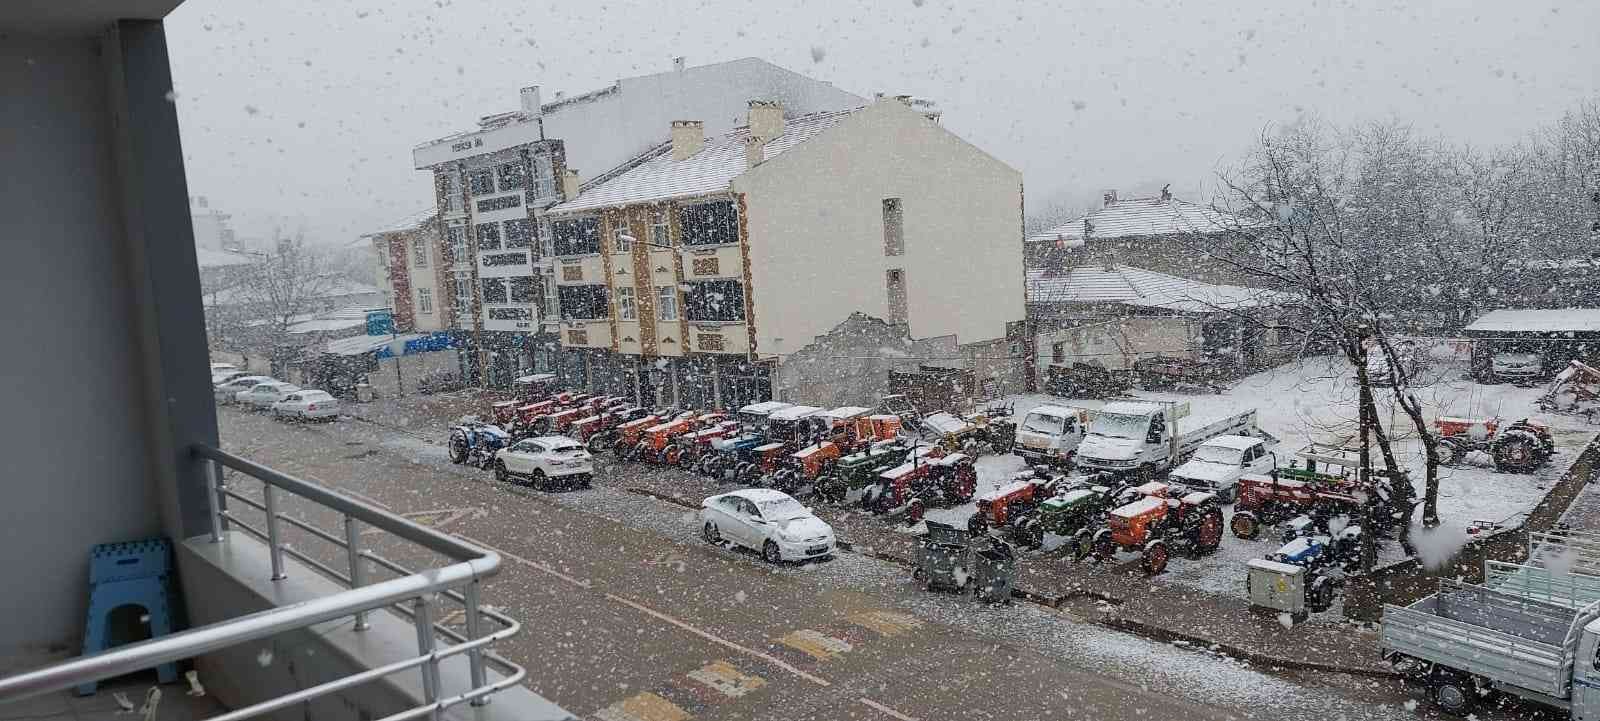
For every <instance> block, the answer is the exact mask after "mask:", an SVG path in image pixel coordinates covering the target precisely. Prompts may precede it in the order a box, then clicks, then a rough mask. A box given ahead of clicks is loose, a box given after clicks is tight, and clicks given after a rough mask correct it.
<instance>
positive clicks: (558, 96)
mask: <svg viewBox="0 0 1600 721" xmlns="http://www.w3.org/2000/svg"><path fill="white" fill-rule="evenodd" d="M565 97H567V91H565V90H557V91H556V102H558V103H559V102H561V100H562V99H563V98H565Z"/></svg>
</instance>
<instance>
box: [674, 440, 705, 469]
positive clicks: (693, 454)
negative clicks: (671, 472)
mask: <svg viewBox="0 0 1600 721" xmlns="http://www.w3.org/2000/svg"><path fill="white" fill-rule="evenodd" d="M699 460H700V454H699V452H697V451H696V450H695V449H694V448H691V447H687V446H685V447H682V448H680V449H679V450H678V462H677V464H676V465H677V466H678V467H679V468H682V469H683V470H686V471H689V472H691V473H692V472H694V467H695V464H696V463H697V462H698V461H699Z"/></svg>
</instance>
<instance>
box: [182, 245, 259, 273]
mask: <svg viewBox="0 0 1600 721" xmlns="http://www.w3.org/2000/svg"><path fill="white" fill-rule="evenodd" d="M194 257H195V260H197V261H199V262H200V267H201V268H226V267H229V266H236V265H249V264H251V263H254V262H256V261H257V260H260V259H259V258H257V257H255V256H252V255H249V254H246V253H236V252H234V251H231V250H213V249H211V248H201V247H199V246H195V249H194Z"/></svg>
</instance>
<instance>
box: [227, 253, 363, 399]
mask: <svg viewBox="0 0 1600 721" xmlns="http://www.w3.org/2000/svg"><path fill="white" fill-rule="evenodd" d="M344 282H346V280H345V279H344V278H343V277H342V276H341V275H339V274H337V273H331V272H329V270H328V268H327V267H326V266H325V265H324V263H323V260H322V257H321V254H320V253H318V252H317V251H316V250H314V249H310V248H307V247H306V246H305V244H304V243H303V242H302V241H300V240H292V241H291V240H282V241H280V242H279V243H278V245H277V248H276V249H275V250H274V251H273V252H271V253H267V254H265V255H264V256H263V257H262V258H261V259H260V260H259V261H258V262H256V263H253V264H251V265H250V266H248V267H247V268H246V269H245V271H244V272H243V273H241V274H239V276H238V280H237V283H236V284H235V285H234V286H233V287H232V288H229V289H227V290H226V291H222V292H218V293H215V294H213V295H212V296H211V299H212V301H213V304H212V305H211V306H209V307H208V308H207V312H206V315H207V325H208V326H209V328H208V330H209V332H210V333H211V336H212V342H213V344H214V345H219V346H221V347H227V348H232V349H235V350H241V351H243V350H251V349H254V350H258V351H260V352H263V353H265V354H266V355H267V357H268V358H269V359H270V362H271V366H272V372H274V373H279V372H281V370H282V367H283V366H284V365H285V364H286V363H288V362H289V361H290V360H291V359H292V357H293V355H294V353H295V352H297V351H298V350H299V346H298V344H296V343H294V342H293V339H292V336H293V335H294V334H292V333H291V332H290V331H291V330H292V329H293V327H294V326H295V324H297V323H300V322H302V321H305V320H308V319H309V318H310V317H311V316H313V315H315V314H316V313H319V312H324V311H328V310H332V306H331V303H330V301H329V297H330V295H331V293H332V291H334V290H335V289H336V288H337V287H338V286H339V285H340V284H342V283H344Z"/></svg>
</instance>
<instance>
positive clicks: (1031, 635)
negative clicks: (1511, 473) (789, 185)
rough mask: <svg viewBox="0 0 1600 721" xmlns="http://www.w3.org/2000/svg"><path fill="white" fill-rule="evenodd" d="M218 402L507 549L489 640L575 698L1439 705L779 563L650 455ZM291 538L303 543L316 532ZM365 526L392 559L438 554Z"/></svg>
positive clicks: (1026, 611) (985, 715)
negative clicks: (673, 483) (534, 472)
mask: <svg viewBox="0 0 1600 721" xmlns="http://www.w3.org/2000/svg"><path fill="white" fill-rule="evenodd" d="M219 416H220V418H219V422H220V424H221V430H222V436H223V445H224V447H225V448H226V449H228V450H230V451H234V452H236V453H240V454H241V455H245V456H247V457H250V458H253V459H255V460H258V461H260V462H263V463H266V464H269V465H271V466H273V467H276V468H278V469H280V470H283V471H286V472H289V473H293V474H297V475H300V476H302V477H304V478H307V479H309V480H315V481H319V482H322V483H325V484H327V485H330V486H333V487H335V488H338V489H340V490H344V491H347V492H352V493H354V494H356V495H358V496H359V497H363V498H365V499H367V500H369V501H371V502H374V503H377V504H380V505H382V506H384V507H385V508H387V509H389V510H390V511H392V512H394V513H398V514H402V515H406V516H408V517H411V518H412V519H413V520H417V521H419V522H422V523H426V524H430V525H433V526H435V527H437V528H439V529H441V530H445V531H448V532H450V533H454V534H458V535H460V536H462V537H463V538H466V539H468V540H470V541H473V542H475V543H478V544H480V545H483V546H487V547H490V548H493V549H495V550H497V551H499V552H500V553H501V554H502V556H504V557H505V559H506V563H505V564H504V565H503V566H502V571H501V573H500V574H499V576H497V577H496V578H495V579H494V580H493V582H492V583H491V584H490V585H489V587H488V589H487V592H486V596H485V601H486V602H487V603H490V604H493V605H495V606H497V607H499V608H501V609H502V610H504V611H506V612H507V613H509V614H511V615H513V616H515V617H516V618H518V619H520V620H521V621H522V622H523V623H524V630H523V632H522V633H521V634H520V635H519V636H517V637H515V638H513V639H510V640H507V641H504V642H501V643H500V644H498V645H497V646H496V650H497V651H498V652H499V653H500V654H502V655H504V656H506V657H508V658H510V659H512V660H514V661H516V662H518V663H520V664H522V665H524V666H526V667H527V668H528V669H529V679H530V680H529V681H528V682H527V685H528V686H529V687H530V688H532V689H533V690H535V691H536V692H538V693H540V694H542V695H544V696H546V697H547V698H550V699H551V700H553V701H555V702H556V703H558V704H560V705H561V706H563V707H565V708H566V709H568V710H569V711H572V712H573V713H575V714H577V715H579V716H580V717H583V718H595V719H605V720H607V721H634V720H637V721H688V720H689V719H753V718H783V719H797V720H804V719H817V720H818V721H822V720H824V719H900V720H902V721H903V720H904V719H957V718H959V719H1019V720H1022V719H1063V718H1095V719H1152V718H1154V719H1167V718H1193V719H1223V718H1263V719H1318V721H1321V720H1322V719H1336V718H1347V719H1360V718H1373V719H1388V718H1416V717H1420V716H1425V715H1431V714H1424V713H1418V712H1413V711H1411V710H1408V709H1406V708H1405V706H1404V704H1405V702H1406V701H1407V699H1409V698H1417V697H1419V694H1418V692H1417V691H1416V690H1414V689H1412V690H1407V689H1403V688H1400V687H1399V686H1398V685H1397V684H1394V683H1391V682H1379V681H1369V680H1365V679H1343V678H1341V679H1296V678H1292V677H1284V676H1282V675H1274V674H1271V673H1264V672H1262V671H1258V670H1256V669H1251V668H1248V667H1246V666H1244V665H1243V664H1241V663H1239V662H1237V661H1234V660H1231V659H1223V658H1216V657H1214V656H1211V655H1209V654H1205V653H1201V652H1196V651H1193V650H1187V649H1178V648H1174V647H1172V646H1167V645H1162V644H1156V643H1152V642H1148V641H1144V640H1142V639H1136V638H1133V637H1129V636H1125V635H1122V634H1117V633H1114V632H1110V631H1107V630H1104V629H1101V628H1099V627H1096V626H1093V625H1091V624H1086V623H1082V622H1078V621H1075V620H1073V619H1072V618H1071V617H1070V616H1068V615H1065V614H1059V613H1054V612H1051V611H1049V610H1047V609H1042V608H1037V607H1033V606H1029V605H1027V604H1017V605H1013V606H1009V607H998V608H985V607H983V606H981V605H979V604H977V603H976V602H974V601H973V600H972V599H970V598H958V597H954V596H941V595H937V594H929V593H927V592H925V591H922V590H921V589H920V587H919V586H917V585H916V584H914V583H913V582H911V581H910V580H909V579H908V578H906V574H905V572H904V570H903V569H901V568H900V567H898V566H895V565H893V564H889V563H885V562H882V561H876V560H873V559H869V558H865V557H862V556H858V555H854V554H848V553H842V554H840V556H839V557H838V558H837V559H834V560H831V561H827V562H823V563H817V564H807V565H804V566H791V565H785V566H782V567H776V568H774V567H770V566H768V565H766V564H764V563H762V562H761V561H760V559H758V558H756V557H755V555H754V554H750V553H746V552H743V551H732V550H728V549H725V548H720V547H714V546H712V545H710V544H707V543H705V542H703V541H700V540H699V539H698V536H697V534H696V530H697V528H698V526H697V524H696V522H695V519H694V517H693V514H692V512H690V511H688V510H686V509H683V508H681V507H677V506H672V505H669V504H666V503H663V502H660V501H657V500H655V499H651V498H648V497H644V496H637V495H633V494H629V493H626V492H623V491H621V490H620V488H621V487H623V486H626V485H628V484H627V477H628V474H632V473H640V472H648V470H647V469H640V468H636V467H615V466H608V467H603V468H602V472H601V473H600V474H599V475H600V477H599V478H597V487H596V488H595V489H593V490H588V491H576V492H568V493H560V494H545V493H538V492H534V491H531V490H528V489H525V488H521V487H513V486H509V485H504V484H498V483H496V482H494V480H493V476H492V474H490V473H488V472H482V471H477V470H475V469H472V468H468V467H461V466H454V465H451V464H450V463H449V462H448V461H447V460H446V459H445V457H444V451H443V448H442V447H440V446H438V445H436V444H430V443H428V442H427V441H426V440H425V437H419V436H418V434H410V433H406V432H401V431H397V430H393V429H389V428H384V427H379V426H374V425H371V424H367V423H363V422H359V421H355V420H352V419H344V420H341V421H339V422H336V423H331V424H316V425H301V424H285V423H280V422H277V421H274V420H272V419H270V418H269V417H267V416H265V415H262V414H253V413H246V412H241V411H237V410H234V409H231V408H227V409H223V410H221V411H220V413H219ZM437 435H438V436H439V437H440V438H442V436H443V434H442V433H437ZM251 485H253V484H250V483H248V482H245V483H242V484H240V487H242V488H246V489H248V488H249V487H250V486H251ZM286 509H287V510H288V511H289V512H291V513H296V512H300V513H304V514H305V515H306V516H308V517H311V516H315V515H316V511H315V510H314V509H306V508H303V507H301V506H298V505H295V504H288V505H286ZM310 520H315V521H316V522H318V523H320V524H329V525H327V527H334V526H332V525H331V523H330V522H331V521H332V520H334V519H331V518H311V519H310ZM293 541H294V542H295V543H296V546H297V547H299V548H302V549H307V552H312V551H310V550H309V549H312V548H314V547H315V546H316V544H317V541H316V540H315V539H313V538H310V537H309V536H301V537H298V538H294V539H293ZM372 542H373V543H376V544H380V545H379V547H380V548H381V549H382V552H383V553H385V554H386V555H390V556H393V557H396V559H397V560H401V559H404V561H407V562H411V563H421V562H426V560H427V559H425V558H421V557H419V554H418V553H416V552H413V551H409V550H405V549H400V548H393V547H391V546H389V545H383V544H384V540H383V539H381V538H373V539H372ZM313 555H319V554H317V553H315V552H313ZM330 560H331V559H330ZM1420 711H1426V706H1425V704H1424V707H1423V708H1422V709H1420Z"/></svg>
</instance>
